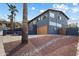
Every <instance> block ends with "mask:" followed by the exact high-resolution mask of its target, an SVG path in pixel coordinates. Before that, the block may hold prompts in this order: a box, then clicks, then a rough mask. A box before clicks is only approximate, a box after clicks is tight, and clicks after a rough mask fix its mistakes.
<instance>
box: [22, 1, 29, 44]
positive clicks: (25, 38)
mask: <svg viewBox="0 0 79 59" xmlns="http://www.w3.org/2000/svg"><path fill="white" fill-rule="evenodd" d="M24 43H28V20H27V4H26V3H23V25H22V44H24Z"/></svg>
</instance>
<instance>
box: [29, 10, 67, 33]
mask: <svg viewBox="0 0 79 59" xmlns="http://www.w3.org/2000/svg"><path fill="white" fill-rule="evenodd" d="M50 13H54V18H52V17H50ZM44 16H46V18H44ZM59 17H61V20H60V18H59ZM67 20H68V19H67V18H66V17H65V16H64V15H63V14H62V13H60V12H57V11H49V12H47V13H45V14H43V15H41V16H40V17H38V18H36V23H35V25H34V24H33V23H34V21H32V24H31V25H29V34H37V31H36V30H37V29H38V28H39V27H41V26H44V25H48V34H58V30H59V28H60V25H62V27H64V28H66V27H67ZM50 22H51V23H52V22H55V23H56V24H57V23H58V26H59V27H57V25H56V26H53V25H50ZM35 29H36V30H35Z"/></svg>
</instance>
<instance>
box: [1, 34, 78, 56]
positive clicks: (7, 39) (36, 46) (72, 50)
mask: <svg viewBox="0 0 79 59" xmlns="http://www.w3.org/2000/svg"><path fill="white" fill-rule="evenodd" d="M78 41H79V37H77V36H63V35H34V36H33V35H31V36H29V40H28V44H21V36H0V42H2V44H0V55H1V54H2V55H5V54H6V55H7V56H12V55H13V56H54V55H55V56H57V55H58V56H61V55H62V56H73V55H74V56H75V55H79V51H78V50H79V43H78ZM1 46H2V47H1Z"/></svg>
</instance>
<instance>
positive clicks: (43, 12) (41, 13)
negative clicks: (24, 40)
mask: <svg viewBox="0 0 79 59" xmlns="http://www.w3.org/2000/svg"><path fill="white" fill-rule="evenodd" d="M48 11H56V12H60V13H62V14H63V15H64V16H65V17H66V18H67V19H69V17H68V16H67V15H65V13H64V12H62V11H59V10H54V9H48V10H46V11H44V12H43V13H41V14H39V15H38V16H36V17H34V18H33V19H32V20H30V21H29V23H30V22H32V21H33V20H35V19H36V18H38V17H40V16H41V15H43V14H45V13H46V12H48Z"/></svg>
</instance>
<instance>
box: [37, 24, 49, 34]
mask: <svg viewBox="0 0 79 59" xmlns="http://www.w3.org/2000/svg"><path fill="white" fill-rule="evenodd" d="M37 34H40V35H43V34H48V26H47V25H44V26H40V27H38V28H37Z"/></svg>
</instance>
